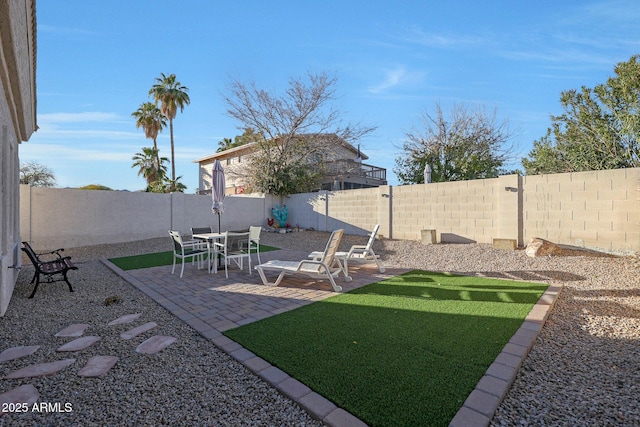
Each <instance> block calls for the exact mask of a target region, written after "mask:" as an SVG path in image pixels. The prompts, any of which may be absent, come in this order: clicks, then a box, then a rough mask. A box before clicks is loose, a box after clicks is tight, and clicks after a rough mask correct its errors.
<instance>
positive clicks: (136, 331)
mask: <svg viewBox="0 0 640 427" xmlns="http://www.w3.org/2000/svg"><path fill="white" fill-rule="evenodd" d="M156 326H158V324H157V323H156V322H149V323H145V324H144V325H141V326H138V327H137V328H133V329H129V330H128V331H126V332H123V333H121V334H120V338H122V339H123V340H130V339H131V338H133V337H136V336H138V335H140V334H142V333H144V332H147V331H149V330H151V329H153V328H155V327H156Z"/></svg>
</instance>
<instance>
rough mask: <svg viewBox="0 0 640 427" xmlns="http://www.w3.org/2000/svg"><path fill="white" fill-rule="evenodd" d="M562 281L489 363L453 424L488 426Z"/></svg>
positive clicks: (460, 425)
mask: <svg viewBox="0 0 640 427" xmlns="http://www.w3.org/2000/svg"><path fill="white" fill-rule="evenodd" d="M561 290H562V285H549V287H548V288H547V290H546V291H545V292H544V293H543V294H542V296H541V297H540V299H539V300H538V302H537V303H536V304H535V305H534V306H533V308H532V309H531V311H530V312H529V314H528V315H527V317H526V318H525V320H524V322H523V323H522V326H520V328H519V329H518V331H517V332H516V333H515V335H514V336H513V337H512V338H511V339H510V340H509V342H508V343H507V344H506V345H505V346H504V348H503V349H502V352H501V353H500V354H499V355H498V357H496V360H495V361H494V362H493V363H492V364H491V366H489V368H488V369H487V372H486V373H485V374H484V376H483V377H482V378H481V379H480V381H479V382H478V384H477V385H476V388H475V389H474V390H473V391H472V392H471V394H470V395H469V397H468V398H467V400H465V402H464V404H463V405H462V408H460V410H459V411H458V412H457V413H456V415H455V416H454V417H453V419H452V420H451V422H450V423H449V427H486V426H488V425H489V423H490V422H491V419H492V418H493V415H494V414H495V412H496V410H497V409H498V407H499V406H500V404H501V403H502V401H503V400H504V397H505V396H506V395H507V391H509V388H510V387H511V385H512V384H513V381H514V380H515V379H516V375H517V374H518V370H519V369H520V367H521V366H522V362H523V361H524V360H525V358H526V357H527V355H528V354H529V352H530V351H531V348H533V345H534V343H535V341H536V338H537V337H538V334H539V333H540V331H541V330H542V326H543V325H544V323H545V321H546V320H547V318H548V317H549V313H550V312H551V309H552V308H553V306H554V304H555V302H556V300H557V299H558V295H560V291H561Z"/></svg>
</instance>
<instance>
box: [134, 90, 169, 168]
mask: <svg viewBox="0 0 640 427" xmlns="http://www.w3.org/2000/svg"><path fill="white" fill-rule="evenodd" d="M131 116H132V117H135V119H136V128H137V129H139V128H142V129H143V130H144V136H145V137H146V138H149V139H151V140H153V148H155V150H156V154H157V158H156V162H157V163H158V164H160V157H159V156H160V155H159V153H160V151H159V150H158V143H157V142H156V140H157V139H158V134H159V133H160V132H162V129H163V128H165V127H166V126H167V121H166V120H165V117H164V116H163V115H162V111H160V109H159V108H158V107H156V106H155V104H153V103H151V102H144V103H142V104H140V107H139V108H138V109H137V110H136V111H134V112H133V113H131Z"/></svg>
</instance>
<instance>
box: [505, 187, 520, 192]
mask: <svg viewBox="0 0 640 427" xmlns="http://www.w3.org/2000/svg"><path fill="white" fill-rule="evenodd" d="M504 191H511V192H512V193H517V192H518V189H517V188H516V187H504Z"/></svg>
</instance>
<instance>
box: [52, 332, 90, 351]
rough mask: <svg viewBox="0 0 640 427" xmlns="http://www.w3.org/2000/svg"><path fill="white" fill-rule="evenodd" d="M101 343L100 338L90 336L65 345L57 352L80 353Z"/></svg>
mask: <svg viewBox="0 0 640 427" xmlns="http://www.w3.org/2000/svg"><path fill="white" fill-rule="evenodd" d="M98 341H100V337H94V336H88V337H82V338H78V339H75V340H73V341H71V342H68V343H66V344H65V345H63V346H61V347H58V349H57V350H56V351H79V350H84V349H85V348H88V347H91V346H92V345H93V344H95V343H97V342H98Z"/></svg>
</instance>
